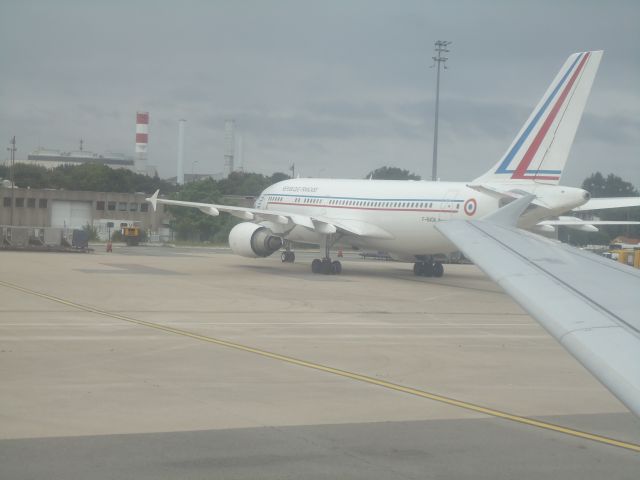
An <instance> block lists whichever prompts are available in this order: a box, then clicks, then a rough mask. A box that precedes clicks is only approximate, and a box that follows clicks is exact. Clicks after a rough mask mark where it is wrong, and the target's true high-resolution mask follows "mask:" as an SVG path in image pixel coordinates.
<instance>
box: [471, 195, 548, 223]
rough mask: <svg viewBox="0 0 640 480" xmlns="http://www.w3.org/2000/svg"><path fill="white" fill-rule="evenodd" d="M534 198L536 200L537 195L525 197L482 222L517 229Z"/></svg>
mask: <svg viewBox="0 0 640 480" xmlns="http://www.w3.org/2000/svg"><path fill="white" fill-rule="evenodd" d="M534 198H536V196H535V195H525V196H523V197H521V198H519V199H517V200H514V201H513V202H511V203H509V204H507V205H505V206H504V207H502V208H500V209H498V210H496V211H495V212H493V213H492V214H491V215H487V216H486V217H484V218H483V219H482V220H485V221H487V222H491V223H495V224H497V225H504V226H505V227H515V226H516V225H518V220H519V219H520V215H522V212H524V211H525V210H526V209H527V207H528V206H529V204H530V203H531V202H532V201H533V199H534Z"/></svg>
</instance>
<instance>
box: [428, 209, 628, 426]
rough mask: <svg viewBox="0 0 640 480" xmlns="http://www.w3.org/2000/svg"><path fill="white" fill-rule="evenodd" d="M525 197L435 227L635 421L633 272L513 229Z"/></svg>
mask: <svg viewBox="0 0 640 480" xmlns="http://www.w3.org/2000/svg"><path fill="white" fill-rule="evenodd" d="M532 197H533V196H528V197H523V198H521V199H519V200H516V201H514V202H512V203H510V204H509V205H507V206H505V207H503V208H501V209H500V210H498V211H497V212H495V213H494V214H492V215H490V216H488V217H486V218H485V219H482V220H454V221H448V222H441V223H439V224H437V225H436V228H437V229H438V230H439V231H440V232H441V233H442V234H443V235H444V236H446V237H447V238H448V239H449V240H451V241H452V242H453V243H454V244H456V245H457V247H458V248H459V249H460V250H461V251H462V252H463V253H464V254H465V255H466V256H467V257H468V258H470V259H471V260H472V261H473V262H474V263H476V265H478V266H479V267H480V268H481V269H482V270H483V271H484V272H485V273H486V274H487V275H488V276H489V277H491V278H492V279H493V280H494V281H496V282H497V283H498V284H499V285H500V286H501V287H502V288H504V289H505V291H506V292H507V293H508V294H509V295H510V296H512V297H513V298H514V299H515V300H516V301H517V302H518V303H519V304H520V306H522V307H523V308H524V309H525V310H526V311H527V312H528V313H529V314H530V315H531V316H532V317H533V318H535V319H536V320H537V321H538V322H539V323H540V324H541V325H542V326H543V327H544V328H545V329H546V330H547V331H548V332H549V333H550V334H551V335H553V336H554V337H555V338H556V340H558V342H560V344H561V345H562V346H563V347H564V348H566V349H567V350H568V351H569V352H570V353H571V354H572V355H573V356H574V357H575V358H576V359H577V360H578V361H579V362H580V363H581V364H582V365H583V366H584V367H585V368H587V370H589V371H590V372H591V373H592V374H593V375H594V376H595V377H597V378H598V379H599V380H600V381H601V382H602V383H603V384H604V385H605V386H606V387H607V388H608V389H609V390H610V391H611V392H612V393H613V394H614V395H615V396H616V397H618V399H620V400H621V401H622V402H623V403H624V404H625V405H626V406H627V407H628V408H629V409H630V410H631V411H632V412H633V413H635V414H636V415H638V416H640V315H639V313H638V312H640V300H639V298H640V297H639V295H638V292H640V271H638V270H635V269H633V268H631V267H627V266H626V265H622V264H620V263H618V262H614V261H612V260H609V259H605V258H603V257H600V256H598V255H595V254H593V253H589V252H583V251H581V250H578V249H576V248H573V247H570V246H568V245H564V244H562V243H559V242H557V241H554V240H549V239H547V238H544V237H541V236H539V235H535V234H533V233H530V232H527V231H524V230H521V229H518V228H516V227H515V226H514V225H515V224H516V223H517V220H518V218H519V216H520V215H521V214H522V212H523V211H524V209H525V208H526V207H527V205H528V204H529V202H530V201H531V199H532Z"/></svg>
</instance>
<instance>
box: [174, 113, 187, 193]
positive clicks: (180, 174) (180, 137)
mask: <svg viewBox="0 0 640 480" xmlns="http://www.w3.org/2000/svg"><path fill="white" fill-rule="evenodd" d="M186 123H187V121H186V120H180V121H179V122H178V175H177V176H176V182H177V183H178V185H184V127H185V124H186Z"/></svg>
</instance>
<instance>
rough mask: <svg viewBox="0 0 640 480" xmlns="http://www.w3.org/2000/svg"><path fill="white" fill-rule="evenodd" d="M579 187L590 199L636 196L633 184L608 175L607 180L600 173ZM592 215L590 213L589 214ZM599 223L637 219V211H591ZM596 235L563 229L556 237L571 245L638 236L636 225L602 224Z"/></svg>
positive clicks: (631, 209) (639, 231)
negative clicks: (585, 191) (600, 220)
mask: <svg viewBox="0 0 640 480" xmlns="http://www.w3.org/2000/svg"><path fill="white" fill-rule="evenodd" d="M582 188H583V189H585V190H587V191H588V192H589V193H590V194H591V196H592V197H594V198H600V197H636V196H638V195H639V193H638V190H637V189H636V188H635V187H634V186H633V184H631V183H629V182H627V181H625V180H623V179H622V178H620V177H618V176H617V175H614V174H613V173H610V174H609V175H607V176H606V177H605V176H604V175H602V174H601V173H600V172H596V173H593V174H591V175H590V176H589V177H587V178H585V180H584V181H583V182H582ZM589 213H591V212H589ZM593 213H594V214H595V215H596V216H597V217H599V218H600V219H602V220H617V221H626V220H636V221H637V220H640V208H638V207H635V208H612V209H607V210H600V211H594V212H593ZM598 230H599V231H598V232H592V233H590V232H580V231H577V230H571V229H568V228H563V229H561V230H560V232H559V235H558V237H559V238H560V240H562V241H568V242H569V243H572V244H574V245H587V244H600V245H604V244H607V243H609V242H610V241H611V240H612V239H614V238H616V237H618V236H620V235H629V236H636V237H637V236H640V228H639V226H638V225H603V226H600V227H598Z"/></svg>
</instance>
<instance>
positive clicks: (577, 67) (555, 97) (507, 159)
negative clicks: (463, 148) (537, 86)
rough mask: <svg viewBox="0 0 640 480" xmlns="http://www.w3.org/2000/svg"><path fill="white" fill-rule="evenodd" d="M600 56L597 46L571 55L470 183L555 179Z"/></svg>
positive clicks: (560, 168)
mask: <svg viewBox="0 0 640 480" xmlns="http://www.w3.org/2000/svg"><path fill="white" fill-rule="evenodd" d="M601 58H602V51H601V50H599V51H592V52H580V53H574V54H573V55H570V56H569V58H568V59H567V61H566V62H565V63H564V65H563V66H562V68H561V69H560V71H559V72H558V74H557V75H556V77H555V78H554V79H553V82H551V85H550V86H549V88H548V89H547V91H546V92H545V94H544V96H543V97H542V99H541V100H540V102H539V103H538V105H537V106H536V108H535V109H534V110H533V112H532V113H531V115H530V116H529V118H528V119H527V121H526V122H525V124H524V125H523V126H522V128H521V129H520V132H518V135H517V136H516V138H515V139H514V140H513V143H512V144H511V145H510V146H509V148H508V149H507V152H506V153H505V154H504V156H503V157H502V158H501V159H500V161H499V162H498V163H496V164H495V165H494V166H493V167H492V168H491V170H489V171H488V172H487V173H485V174H484V175H482V176H480V177H478V178H477V179H475V180H474V181H473V182H472V183H474V184H479V183H493V182H500V183H504V182H508V183H519V184H523V183H524V184H526V183H532V182H535V183H546V184H551V185H557V184H558V183H559V181H560V177H561V176H562V171H563V169H564V165H565V163H566V162H567V158H568V157H569V151H570V150H571V145H572V144H573V139H574V137H575V134H576V130H577V129H578V125H579V124H580V119H581V117H582V112H583V111H584V107H585V105H586V103H587V98H588V97H589V92H590V90H591V85H592V84H593V80H594V78H595V76H596V72H597V71H598V66H599V65H600V59H601Z"/></svg>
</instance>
